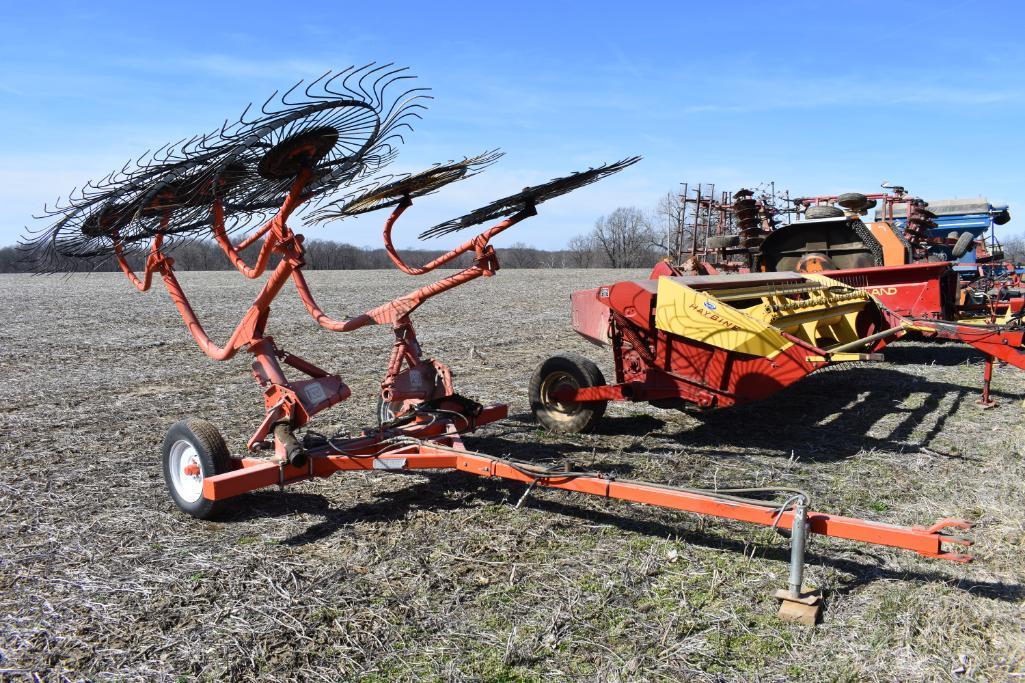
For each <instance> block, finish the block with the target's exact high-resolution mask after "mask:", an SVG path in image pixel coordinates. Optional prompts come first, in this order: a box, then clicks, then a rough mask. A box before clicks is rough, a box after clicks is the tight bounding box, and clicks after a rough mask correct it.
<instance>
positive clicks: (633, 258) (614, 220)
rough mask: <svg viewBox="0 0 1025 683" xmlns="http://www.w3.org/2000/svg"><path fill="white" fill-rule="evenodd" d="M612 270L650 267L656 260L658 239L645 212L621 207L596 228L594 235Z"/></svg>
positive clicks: (597, 223)
mask: <svg viewBox="0 0 1025 683" xmlns="http://www.w3.org/2000/svg"><path fill="white" fill-rule="evenodd" d="M591 234H592V235H593V237H594V240H595V241H596V242H597V243H598V245H599V246H600V247H601V250H602V252H604V254H605V256H606V257H607V258H608V260H609V265H611V266H612V267H613V268H637V267H642V266H648V265H651V264H652V263H653V262H654V260H655V259H656V258H657V254H658V253H659V250H658V237H657V235H656V234H655V231H654V229H652V227H651V222H650V221H649V220H648V217H647V216H645V215H644V212H643V211H641V210H640V209H638V208H636V207H632V206H631V207H622V206H621V207H619V208H618V209H616V210H615V211H613V212H612V213H610V214H609V215H608V216H602V217H601V218H599V219H598V221H597V222H596V223H595V224H594V231H593V232H592V233H591Z"/></svg>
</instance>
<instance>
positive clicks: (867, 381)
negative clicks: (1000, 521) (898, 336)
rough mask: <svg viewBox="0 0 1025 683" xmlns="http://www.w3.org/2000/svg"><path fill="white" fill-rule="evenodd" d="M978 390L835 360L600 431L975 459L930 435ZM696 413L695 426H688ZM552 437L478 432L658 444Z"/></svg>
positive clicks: (563, 448) (694, 444) (711, 451)
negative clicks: (707, 406) (779, 381)
mask: <svg viewBox="0 0 1025 683" xmlns="http://www.w3.org/2000/svg"><path fill="white" fill-rule="evenodd" d="M951 350H952V351H953V350H956V349H955V348H954V347H951ZM919 360H920V359H919ZM992 394H993V396H994V397H996V398H1002V399H1005V400H1007V401H1016V400H1018V399H1019V398H1020V397H1018V396H1016V395H1013V394H1009V393H1006V392H1000V391H994V392H992ZM980 395H981V392H980V389H979V387H976V386H974V385H971V386H965V385H962V384H955V383H950V382H937V381H933V380H927V379H923V378H921V377H915V376H913V375H908V374H906V373H903V372H900V371H897V370H891V369H886V368H878V367H877V368H866V367H863V366H859V367H856V368H844V367H837V368H833V369H829V370H825V371H820V372H818V373H815V374H813V375H811V376H809V377H807V378H806V379H804V380H802V381H801V382H798V383H796V384H794V385H792V386H790V387H787V388H786V389H784V390H782V391H780V392H779V393H777V394H775V395H774V396H772V397H770V398H768V399H765V400H763V401H757V402H754V403H749V404H747V405H742V406H735V407H731V408H723V409H721V410H711V411H704V412H702V411H697V410H690V409H684V411H682V412H683V413H685V414H686V415H687V416H689V417H690V418H693V419H687V418H682V416H681V418H682V419H678V418H675V417H673V416H672V413H670V414H669V417H668V418H667V417H662V416H664V415H666V412H665V411H659V413H660V415H659V414H651V413H647V414H646V413H644V412H643V411H646V410H652V409H650V408H649V407H648V406H647V405H646V404H634V405H633V406H630V408H629V409H632V410H636V411H637V412H636V413H635V414H634V415H630V416H628V417H619V416H610V415H606V416H605V417H603V418H602V420H601V422H600V423H599V425H598V427H597V429H596V430H595V432H594V435H595V436H598V437H601V436H609V437H642V438H643V437H648V436H651V437H653V438H654V439H655V440H656V441H657V445H654V447H655V448H658V447H659V446H661V448H666V449H672V448H684V449H686V451H687V452H688V453H692V454H697V455H708V456H710V457H734V456H738V455H743V451H744V450H758V451H761V452H764V453H766V454H779V455H781V456H785V457H790V455H791V453H798V454H800V457H801V459H802V461H805V462H808V461H811V462H832V461H837V460H842V459H845V458H849V457H851V456H853V455H856V454H857V453H859V452H861V451H864V450H871V449H878V450H885V451H895V452H905V451H911V452H915V451H920V450H923V449H925V450H928V451H929V452H930V454H933V455H940V456H944V457H949V458H953V459H958V460H966V461H969V462H972V461H976V460H977V458H976V457H974V456H972V455H971V454H963V453H951V452H944V450H943V449H942V448H938V447H936V446H934V443H933V442H934V441H935V440H936V437H937V436H938V435H939V434H940V433H942V432H943V430H944V428H945V427H946V425H947V422H948V421H949V419H950V418H951V417H952V416H953V415H955V414H956V413H958V411H961V410H964V409H967V410H972V409H976V408H975V401H976V400H977V399H978V398H979V396H980ZM624 405H626V404H624ZM695 421H696V422H697V425H694V426H692V425H693V424H694V422H695ZM507 422H508V423H513V424H519V425H521V427H520V431H522V432H526V431H528V430H530V429H538V426H537V424H536V423H535V422H533V418H532V416H531V415H530V414H529V413H527V414H518V415H512V416H510V418H509V419H508V420H507ZM923 426H926V428H925V429H924V430H923V429H922V428H923ZM547 439H548V440H549V441H552V442H553V443H544V444H542V445H537V444H518V445H517V444H515V442H513V441H509V440H507V439H499V438H497V437H483V438H475V439H474V443H481V444H482V445H483V446H487V447H489V448H496V449H503V448H504V449H505V451H510V454H511V455H512V456H513V457H517V458H521V459H528V460H529V459H533V458H531V457H529V456H530V454H531V453H534V452H536V451H538V450H543V451H545V452H548V453H551V454H553V455H552V456H550V457H549V458H548V459H551V458H552V457H572V456H573V455H574V454H576V455H577V456H578V457H579V454H580V453H581V452H585V451H590V452H599V453H606V454H612V453H646V452H650V451H651V450H652V447H653V444H649V443H641V442H639V441H638V439H637V438H635V439H634V440H633V443H630V444H627V445H625V446H623V445H622V444H618V445H617V444H614V443H610V444H609V445H608V446H605V445H601V444H596V443H595V439H594V438H593V437H591V438H589V439H588V440H587V441H586V443H583V442H581V440H580V438H579V437H576V436H572V435H566V436H564V435H548V436H547ZM488 452H491V451H490V450H489V451H488ZM535 457H536V456H535Z"/></svg>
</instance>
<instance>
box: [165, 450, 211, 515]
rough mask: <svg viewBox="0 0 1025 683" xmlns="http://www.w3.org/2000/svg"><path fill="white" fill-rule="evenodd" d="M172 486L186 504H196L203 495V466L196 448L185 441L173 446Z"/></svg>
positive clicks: (170, 467)
mask: <svg viewBox="0 0 1025 683" xmlns="http://www.w3.org/2000/svg"><path fill="white" fill-rule="evenodd" d="M168 464H169V468H168V469H170V471H171V484H172V485H174V491H175V493H177V494H178V496H179V497H180V498H181V499H182V500H184V501H185V502H186V503H195V502H196V501H197V500H199V499H200V497H201V496H202V495H203V466H202V464H200V462H199V453H197V452H196V447H195V446H193V445H192V444H191V443H189V442H188V441H185V440H184V439H179V440H178V441H175V442H174V444H173V445H172V446H171V461H170V463H168Z"/></svg>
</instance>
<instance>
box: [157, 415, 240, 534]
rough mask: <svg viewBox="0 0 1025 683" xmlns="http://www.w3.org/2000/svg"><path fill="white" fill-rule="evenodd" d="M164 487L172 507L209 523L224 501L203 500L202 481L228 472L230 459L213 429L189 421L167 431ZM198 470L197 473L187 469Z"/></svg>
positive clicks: (196, 420) (198, 422) (177, 423)
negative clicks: (207, 520) (172, 504)
mask: <svg viewBox="0 0 1025 683" xmlns="http://www.w3.org/2000/svg"><path fill="white" fill-rule="evenodd" d="M162 450H163V465H164V483H165V484H166V485H167V492H168V493H169V494H170V495H171V500H173V501H174V504H175V505H177V506H178V507H179V509H181V510H182V512H185V513H187V514H189V515H191V516H192V517H195V518H196V519H210V518H211V517H215V516H216V515H217V514H218V513H220V512H221V510H222V509H223V503H224V501H214V500H207V499H206V498H204V497H203V480H204V479H206V478H207V477H212V476H214V475H217V474H224V473H225V472H229V471H231V470H232V463H231V456H230V455H229V454H228V447H227V446H226V445H225V444H224V439H223V438H222V437H221V435H220V433H219V432H218V431H217V428H216V427H214V426H213V425H212V424H210V423H209V422H207V421H206V420H198V419H194V418H189V419H186V420H182V421H180V422H175V423H174V424H173V425H171V428H170V429H168V430H167V435H166V436H165V437H164V445H163V449H162ZM190 467H198V468H199V472H198V473H190V472H189V471H187V468H190Z"/></svg>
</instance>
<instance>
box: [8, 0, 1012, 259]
mask: <svg viewBox="0 0 1025 683" xmlns="http://www.w3.org/2000/svg"><path fill="white" fill-rule="evenodd" d="M0 29H2V31H3V35H4V36H5V40H4V41H3V42H2V44H0V245H4V244H12V243H14V242H15V241H16V239H17V237H18V235H19V234H20V233H21V232H22V231H23V227H24V226H26V225H30V224H32V221H31V214H32V213H34V212H36V211H38V210H39V209H40V208H41V207H42V205H43V203H44V202H51V201H52V200H53V199H55V198H56V197H57V196H58V195H63V194H66V193H67V192H68V190H69V189H70V188H71V187H73V186H75V185H76V184H79V183H81V182H83V181H85V180H87V179H89V178H93V177H97V176H101V175H103V174H105V173H106V172H107V171H109V170H111V169H112V168H113V167H115V166H120V165H121V164H122V163H123V162H124V161H125V160H127V159H128V158H129V157H131V156H133V155H136V154H138V153H140V152H142V151H144V150H146V149H148V148H153V147H158V146H159V145H161V144H162V143H164V142H167V141H171V140H176V139H179V138H182V137H186V136H189V135H192V134H194V133H196V132H201V131H206V130H209V129H210V128H212V127H214V126H215V125H217V124H219V123H220V122H221V121H223V120H224V119H225V118H229V117H233V116H237V115H238V113H240V112H241V110H242V108H243V107H244V106H245V104H246V103H248V102H250V101H252V100H262V99H264V98H265V97H266V96H267V95H269V94H270V92H272V91H273V90H275V89H277V88H281V87H287V86H288V85H290V84H291V83H292V82H294V81H295V80H298V79H299V78H309V77H315V76H317V75H319V74H320V73H322V72H323V71H325V70H327V69H331V68H342V67H346V66H348V65H350V64H353V63H360V64H362V63H366V62H369V61H393V62H396V63H398V64H401V65H407V66H409V67H411V68H412V71H413V72H414V73H415V74H417V75H418V76H419V80H420V82H421V84H422V85H424V86H429V87H431V88H432V89H433V93H432V94H433V96H434V97H435V99H434V100H433V102H431V103H430V108H429V110H428V111H427V112H426V114H425V115H424V119H423V121H421V122H419V123H418V124H417V127H416V131H415V132H414V133H413V134H411V135H408V136H407V140H406V145H405V147H404V149H403V152H402V154H401V156H400V157H399V160H398V161H397V162H396V164H395V166H394V170H399V171H406V170H408V171H413V170H418V169H419V168H421V167H423V166H426V165H429V164H431V163H433V162H436V161H445V160H448V159H452V158H458V157H461V156H463V155H468V154H474V153H476V152H480V151H483V150H485V149H490V148H494V147H500V148H502V149H503V150H504V151H505V152H506V156H505V158H504V159H502V161H501V162H500V163H499V164H498V165H496V166H494V167H492V168H491V169H490V170H488V171H487V172H486V173H484V174H482V175H481V176H478V177H476V178H474V179H472V180H470V181H467V182H465V183H462V184H458V185H456V186H452V187H450V188H448V189H446V190H445V191H444V192H442V193H440V194H438V195H436V196H433V197H429V198H425V199H423V200H421V201H420V202H418V203H417V205H416V206H415V207H414V208H413V209H411V210H410V211H409V212H408V213H407V216H406V217H405V218H404V219H403V222H400V224H399V228H398V230H397V232H399V233H401V234H400V235H399V236H398V242H399V243H400V244H403V245H412V244H413V243H414V241H415V238H414V235H415V234H416V233H417V232H419V230H420V229H421V228H423V227H427V226H429V225H432V224H434V223H436V222H439V221H441V220H444V219H447V218H451V217H454V216H456V215H459V214H461V213H463V212H465V211H467V210H469V209H473V208H476V207H477V206H478V205H480V204H483V203H486V202H488V201H490V200H492V199H495V198H497V197H499V196H502V195H504V194H508V193H511V192H514V191H516V190H518V189H520V188H521V187H523V186H525V185H528V184H534V183H536V182H540V181H544V180H547V179H549V178H551V177H554V176H557V175H562V174H564V173H566V172H568V171H572V170H580V169H584V168H587V167H588V166H591V165H595V164H598V163H601V162H604V161H613V160H616V159H620V158H623V157H626V156H629V155H633V154H641V155H643V156H644V157H645V159H644V161H642V162H641V163H640V164H638V165H636V166H634V167H632V168H630V169H628V170H627V171H625V172H623V173H621V174H620V175H619V176H617V177H614V178H612V179H610V180H606V181H604V182H603V183H601V184H599V185H595V186H591V187H589V188H585V189H583V190H580V191H578V192H576V193H574V194H572V195H569V196H566V197H563V198H559V199H556V200H553V201H552V202H551V203H549V204H545V205H543V206H542V207H541V208H540V214H539V216H538V217H536V218H533V219H531V220H529V221H527V222H525V223H523V224H521V225H519V226H517V227H516V228H515V229H514V230H512V231H510V232H509V233H507V235H506V236H503V238H502V242H504V243H506V244H508V243H511V242H514V241H522V242H526V243H529V244H533V245H535V246H540V247H547V248H554V247H559V246H562V245H564V244H565V242H566V240H568V239H569V238H570V237H572V236H573V235H575V234H579V233H582V232H585V231H586V230H588V229H589V228H590V226H591V225H593V223H594V221H595V219H597V218H598V217H599V216H600V215H602V214H603V213H608V212H609V211H611V210H612V209H614V208H616V207H617V206H628V205H635V206H639V207H641V208H644V209H649V208H651V207H653V206H654V205H655V203H656V201H657V200H658V198H659V196H660V195H662V194H664V193H665V192H667V191H670V190H673V189H675V188H677V187H678V184H679V183H681V182H684V181H689V182H691V183H695V182H705V183H715V184H716V185H717V186H719V187H720V188H723V187H726V188H733V189H736V188H738V187H740V186H742V185H751V184H757V183H759V182H762V181H769V180H774V181H775V182H776V183H777V186H781V187H788V188H790V189H791V190H793V191H795V192H797V193H802V194H823V193H831V192H843V191H858V190H860V191H871V190H872V189H874V188H876V187H878V185H879V183H880V182H881V181H883V180H890V181H892V182H898V183H900V184H903V185H905V186H906V187H908V188H909V190H911V191H912V192H913V193H915V194H918V195H921V196H925V197H945V196H978V195H984V196H988V197H989V198H990V199H991V200H993V201H995V202H996V201H999V202H1008V203H1010V204H1011V208H1012V216H1015V209H1019V208H1025V188H1023V183H1022V180H1023V172H1022V170H1021V168H1022V162H1021V161H1020V160H1021V159H1022V158H1025V154H1023V152H1025V142H1023V135H1022V130H1021V129H1022V124H1023V123H1025V117H1023V105H1025V88H1023V86H1025V82H1023V81H1025V40H1022V35H1023V29H1025V9H1023V5H1022V4H1021V3H1017V2H944V1H934V2H907V3H901V2H867V1H866V2H835V3H825V2H787V1H780V2H762V3H740V2H734V3H725V2H719V3H715V2H701V3H694V4H690V3H682V2H681V3H645V2H631V3H626V2H615V3H607V2H588V3H568V2H567V3H561V2H519V3H474V4H470V3H450V4H446V3H405V2H399V1H396V0H392V1H391V2H386V3H370V2H363V3H359V4H356V3H351V2H339V1H335V2H317V1H315V0H311V1H310V2H306V3H299V4H296V3H283V2H277V3H266V2H247V3H239V4H229V3H219V2H211V1H209V0H208V1H207V2H202V3H199V2H191V1H188V0H184V1H176V2H171V3H166V2H165V3H140V2H132V3H115V2H110V3H104V2H95V3H89V4H84V3H63V2H37V3H16V4H15V3H9V4H7V5H6V6H5V8H4V10H3V12H2V14H0ZM1018 216H1020V217H1015V218H1014V219H1013V220H1012V222H1011V223H1010V224H1009V225H1008V226H1006V228H1007V232H1008V233H1017V232H1022V231H1025V214H1018ZM381 220H383V215H382V216H378V215H377V214H371V215H370V216H366V217H363V218H360V219H358V220H353V221H346V222H342V223H334V224H329V225H326V226H321V227H315V228H310V230H309V231H308V233H307V234H308V235H309V236H310V237H322V238H330V239H336V240H339V241H348V242H351V243H354V244H359V245H371V246H377V245H378V243H379V234H380V223H381ZM500 244H501V242H500Z"/></svg>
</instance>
